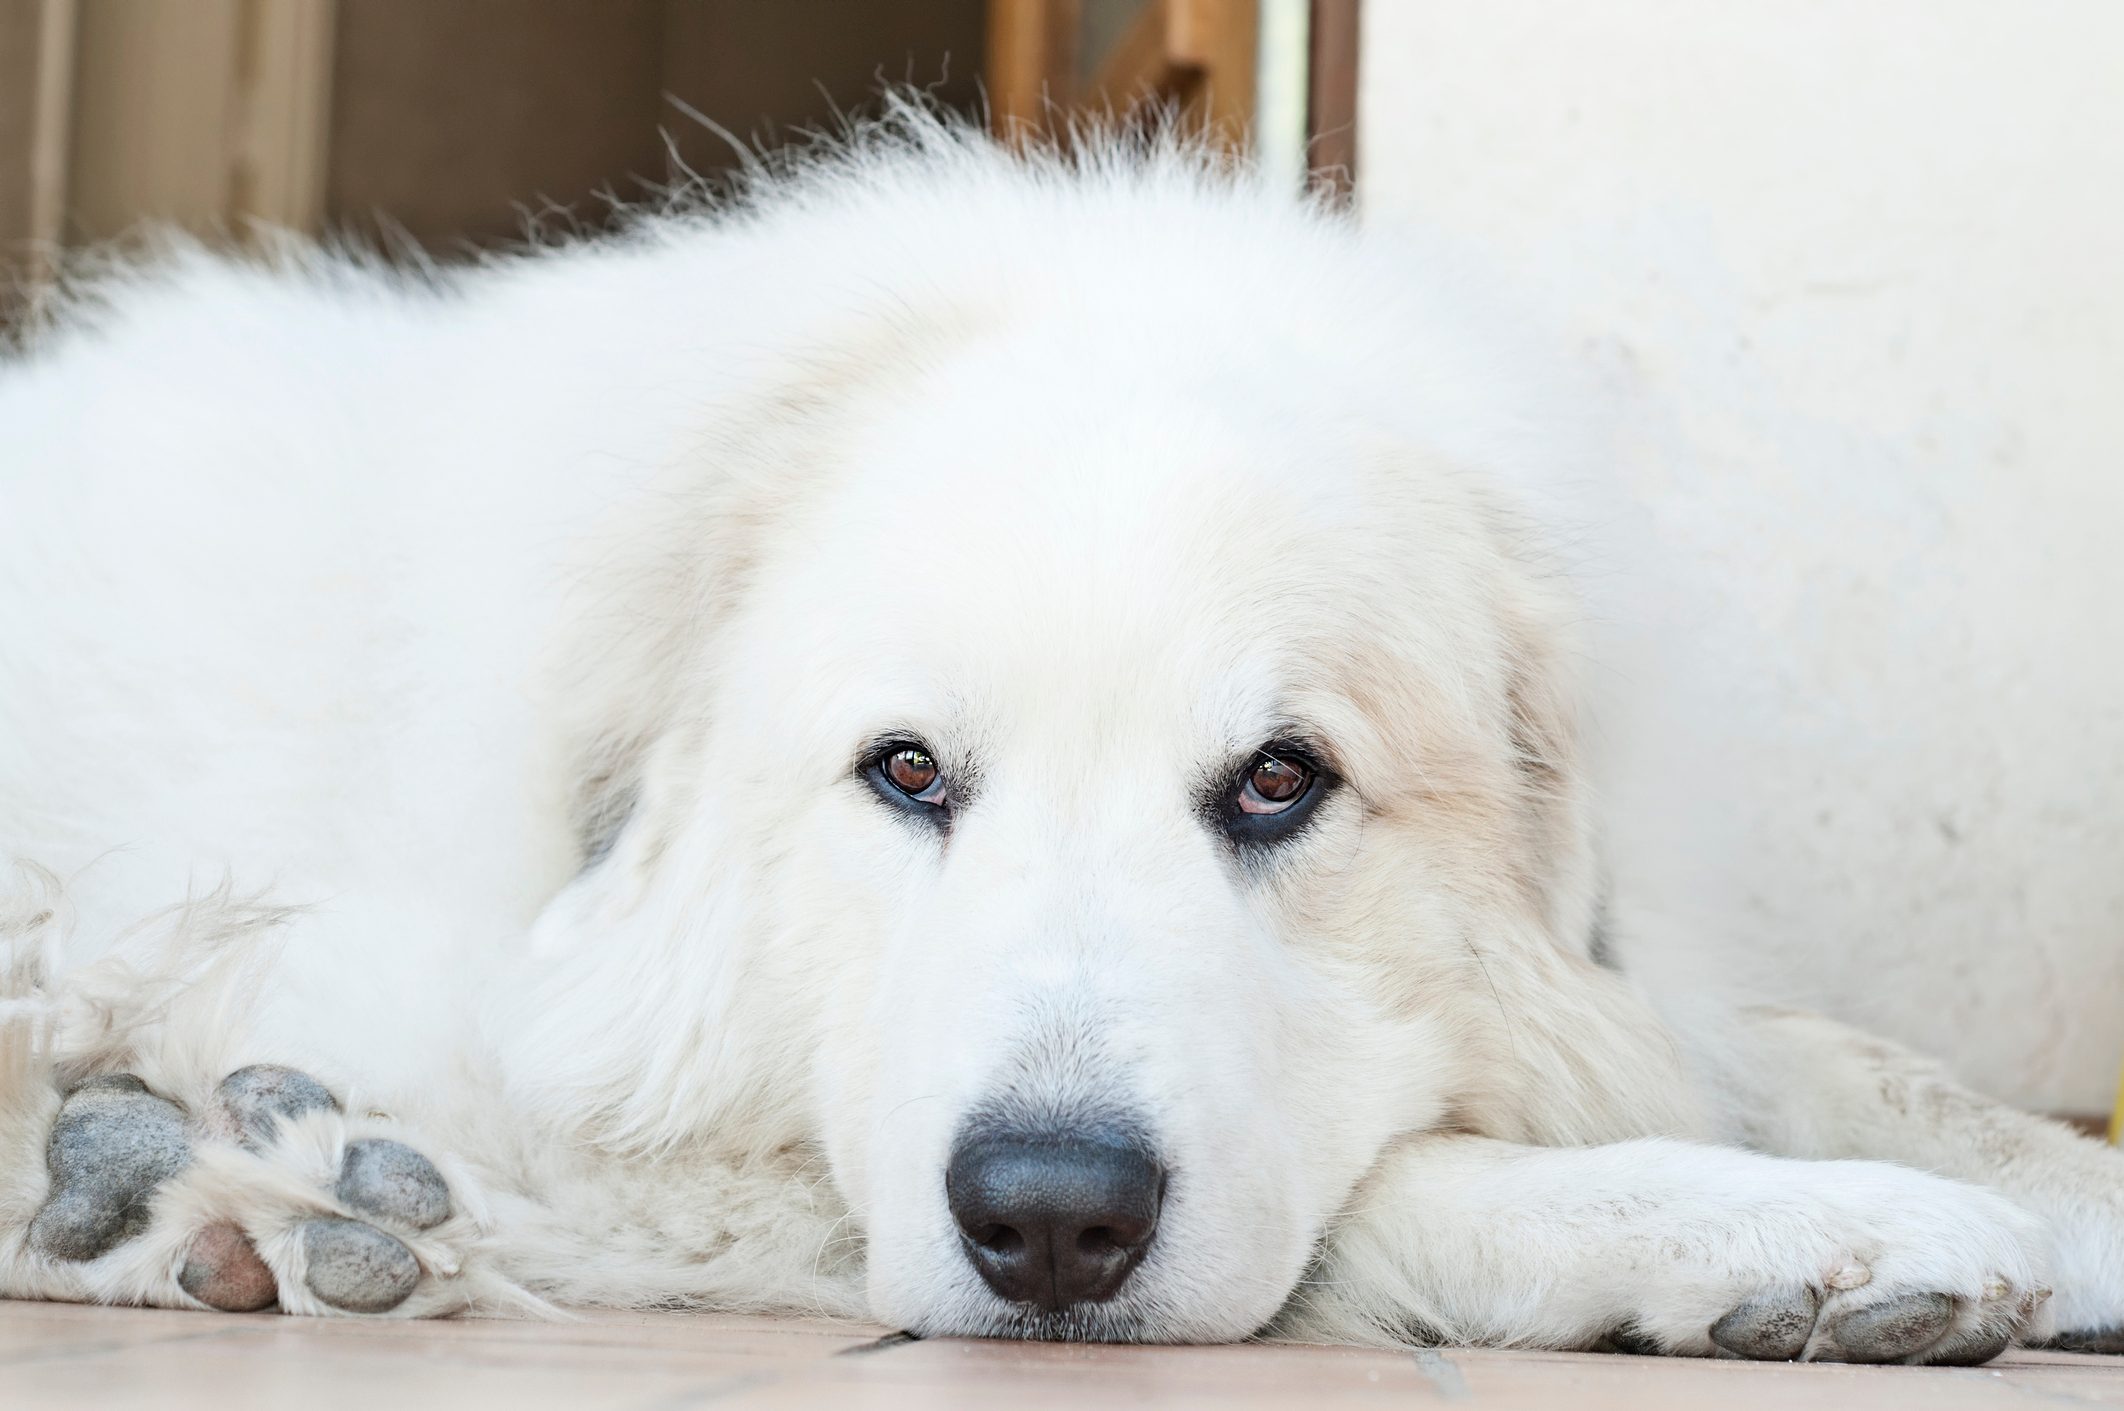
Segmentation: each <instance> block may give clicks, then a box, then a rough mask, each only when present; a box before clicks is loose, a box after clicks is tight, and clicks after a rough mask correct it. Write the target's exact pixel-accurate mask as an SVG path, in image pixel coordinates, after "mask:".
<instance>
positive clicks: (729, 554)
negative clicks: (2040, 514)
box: [495, 318, 965, 1149]
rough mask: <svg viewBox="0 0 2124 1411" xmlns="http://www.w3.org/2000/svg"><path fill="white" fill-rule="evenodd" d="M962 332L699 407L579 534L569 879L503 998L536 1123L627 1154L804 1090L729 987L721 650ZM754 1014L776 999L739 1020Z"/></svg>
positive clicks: (736, 835) (817, 362)
mask: <svg viewBox="0 0 2124 1411" xmlns="http://www.w3.org/2000/svg"><path fill="white" fill-rule="evenodd" d="M964 327H965V325H964V324H963V323H962V322H960V321H957V320H953V319H949V318H946V319H943V320H940V321H939V322H937V323H933V324H919V325H918V324H916V323H914V322H912V321H910V320H907V319H905V318H895V319H892V320H888V321H881V322H880V323H878V324H875V325H866V326H865V327H863V328H861V329H859V330H858V331H857V333H856V334H855V335H854V336H850V337H847V338H842V339H838V340H835V341H833V342H832V343H831V344H830V345H828V347H827V348H826V350H825V351H813V352H810V353H807V354H804V355H802V356H791V357H789V358H788V359H787V360H786V361H785V362H784V363H783V364H782V367H781V375H779V376H777V377H776V378H774V379H772V380H770V381H767V382H764V383H762V384H761V385H760V386H759V387H758V388H757V389H756V390H755V391H754V392H752V393H751V394H750V395H748V396H747V397H745V398H744V399H743V400H742V401H740V402H737V403H734V404H726V405H725V406H723V407H721V408H718V409H712V410H711V413H710V415H709V417H708V422H709V424H708V425H706V426H704V428H703V430H702V431H701V433H700V434H699V435H698V436H697V437H696V438H695V440H694V442H693V444H691V445H690V446H688V447H686V448H685V451H684V454H683V456H682V457H681V458H680V460H679V461H678V462H677V463H675V464H673V465H671V466H668V467H664V468H662V469H661V470H659V471H658V472H657V473H656V474H655V475H654V476H653V477H651V479H650V480H649V483H647V484H645V485H642V486H640V487H638V488H637V489H636V491H635V492H634V493H633V494H632V495H631V496H630V498H629V500H628V502H627V503H626V504H625V505H623V506H622V507H621V508H620V510H619V511H618V513H617V514H616V515H615V516H614V518H613V520H612V521H611V522H610V523H609V524H607V525H605V526H603V527H602V529H601V530H600V531H599V532H598V533H597V534H595V535H594V536H593V537H592V538H591V540H590V541H589V542H590V543H591V545H592V549H591V551H590V552H589V553H588V554H586V556H585V558H584V560H583V561H582V562H581V563H580V564H579V565H578V566H577V570H576V576H577V579H578V587H579V591H578V592H577V593H576V595H575V598H574V605H573V607H572V609H571V611H570V613H569V614H568V617H567V620H566V621H565V623H564V624H563V633H562V636H561V639H560V640H561V645H560V648H559V650H558V652H557V653H556V660H555V666H554V679H555V681H556V682H557V685H556V687H555V688H554V692H555V699H556V701H557V708H556V712H555V713H556V715H557V717H558V720H559V724H560V735H559V748H560V749H561V750H562V752H563V755H564V758H565V761H566V764H567V770H566V775H565V777H566V779H567V784H568V788H569V792H570V798H569V812H570V819H571V822H572V824H573V827H574V833H575V837H576V841H577V847H578V853H579V863H580V871H579V873H578V875H577V876H576V878H575V880H574V881H573V882H572V883H570V884H569V885H568V886H567V887H566V888H565V889H564V890H563V891H562V892H561V894H560V895H559V896H557V897H555V898H554V899H553V901H552V902H550V903H549V904H548V905H547V907H546V909H545V910H544V912H543V913H542V915H541V916H540V917H539V919H538V921H537V923H536V924H535V926H534V927H533V928H532V932H531V938H530V947H529V952H530V953H529V954H528V955H527V956H526V958H525V960H526V964H525V967H524V970H523V972H522V974H521V975H519V976H518V977H516V979H515V982H514V983H513V984H511V985H510V986H509V987H507V989H506V990H505V992H504V993H501V994H498V995H497V996H496V998H495V1007H496V1014H497V1020H496V1025H495V1028H496V1033H495V1039H496V1042H497V1043H498V1044H499V1045H500V1046H502V1047H503V1048H504V1050H505V1056H506V1063H507V1069H508V1072H509V1074H510V1077H511V1081H512V1082H513V1083H514V1084H516V1085H517V1086H518V1088H519V1097H520V1098H522V1099H523V1100H524V1101H526V1102H527V1103H528V1104H529V1105H530V1106H531V1108H532V1109H533V1110H535V1111H539V1112H542V1113H545V1114H547V1115H548V1116H549V1117H551V1118H553V1119H555V1120H557V1121H559V1122H561V1123H563V1124H564V1125H566V1126H568V1127H571V1128H573V1129H574V1130H575V1131H577V1132H578V1133H579V1134H581V1135H584V1136H587V1137H590V1138H592V1139H595V1140H598V1141H601V1142H604V1143H607V1144H609V1145H613V1146H616V1147H624V1148H630V1149H646V1148H653V1147H657V1146H662V1145H668V1144H670V1143H672V1142H675V1141H678V1140H682V1139H683V1138H685V1137H686V1136H687V1135H689V1134H690V1133H693V1132H696V1131H699V1130H701V1129H702V1128H703V1127H704V1126H706V1125H710V1124H714V1125H715V1126H716V1127H717V1129H718V1131H719V1134H720V1135H722V1136H724V1137H730V1138H734V1139H736V1140H746V1139H748V1138H749V1137H752V1136H756V1137H757V1138H758V1139H759V1140H762V1141H768V1142H772V1141H775V1140H786V1139H787V1138H788V1136H789V1135H790V1134H786V1133H764V1132H762V1133H747V1132H746V1131H745V1130H744V1119H743V1118H742V1116H741V1115H739V1114H740V1113H741V1112H743V1111H750V1112H754V1113H757V1112H762V1111H780V1112H783V1113H794V1112H798V1111H800V1110H802V1108H803V1104H802V1103H801V1102H800V1101H795V1100H789V1101H774V1102H763V1101H757V1100H755V1099H757V1098H759V1097H760V1093H759V1091H758V1084H759V1083H760V1082H762V1081H772V1082H781V1083H789V1082H795V1081H801V1074H802V1072H803V1070H804V1066H805V1065H804V1062H803V1061H802V1054H801V1052H800V1050H801V1045H802V1042H803V1039H802V1036H801V1035H793V1034H786V1033H782V1034H762V1033H751V1032H747V1031H745V1030H744V1028H743V1027H742V1025H743V1024H744V1023H745V1019H744V1015H743V1014H741V1013H740V1012H739V1009H740V1007H738V1006H733V1005H732V1004H731V1003H730V998H731V996H732V994H733V993H734V992H735V991H736V990H737V989H738V988H739V987H741V986H743V985H745V984H747V983H749V982H752V981H754V980H755V978H756V975H755V969H754V967H755V962H756V960H757V958H758V953H759V951H760V950H761V949H762V948H761V947H758V946H756V945H755V944H754V941H755V940H756V939H757V933H759V932H760V931H761V930H763V929H765V928H767V927H768V926H769V925H770V924H771V923H770V922H768V921H764V920H762V918H761V908H760V906H759V905H758V903H757V897H758V895H759V894H760V892H761V891H762V890H763V885H764V884H763V881H762V878H761V876H760V875H759V874H760V872H761V868H762V864H761V860H760V859H759V857H758V856H757V853H758V850H759V848H760V846H761V844H760V842H759V840H758V838H757V837H755V836H754V831H753V830H752V829H750V828H748V827H747V826H745V823H744V821H743V820H742V819H740V818H738V817H735V816H733V815H732V812H731V811H730V810H727V809H724V810H719V809H715V808H711V807H708V806H706V805H705V803H704V801H703V800H702V798H701V797H700V789H701V783H700V781H701V780H702V779H703V778H704V777H706V776H707V775H708V774H709V773H710V772H711V771H709V770H707V769H706V768H705V767H704V765H703V762H702V761H703V755H704V751H706V750H707V749H708V748H709V740H710V736H711V734H712V730H713V724H714V712H715V702H716V694H717V683H718V681H719V679H721V675H722V667H723V665H724V663H723V662H722V660H721V655H720V653H721V644H722V642H723V641H724V639H725V638H726V636H727V634H728V632H729V631H730V628H731V624H732V621H733V619H734V618H735V616H736V614H737V612H738V610H739V608H740V606H741V604H742V603H743V602H744V601H745V599H746V597H747V594H748V593H749V592H750V591H751V588H752V585H753V583H754V581H755V579H756V578H757V576H758V574H759V572H760V571H761V566H762V564H763V563H764V562H766V561H768V560H769V559H770V558H771V557H772V556H773V555H774V554H775V553H776V552H777V551H778V547H779V545H780V544H781V542H782V538H783V536H786V535H788V534H790V533H793V532H795V530H794V525H793V522H794V521H795V520H797V519H799V518H800V517H801V516H800V513H799V511H800V509H801V507H802V506H803V505H804V504H806V503H808V502H809V501H810V500H811V499H812V497H815V496H817V495H819V494H822V493H825V492H826V491H827V487H829V486H830V485H831V484H832V483H833V482H834V481H835V480H836V479H837V478H838V476H839V473H840V467H841V466H843V465H845V464H847V463H848V458H849V454H850V452H849V444H850V442H851V440H852V439H853V438H854V435H855V432H854V428H855V427H857V426H858V425H859V424H860V423H861V421H862V420H863V418H864V417H865V415H866V409H867V408H869V407H871V406H873V405H875V404H876V403H877V402H878V401H879V400H881V399H887V398H891V397H893V396H894V395H896V394H897V393H898V392H900V391H901V390H902V384H904V383H905V382H906V381H907V380H908V379H909V378H911V377H913V376H916V375H918V373H919V370H920V369H922V368H925V367H928V366H931V365H933V364H932V363H931V361H930V360H931V359H932V358H933V357H934V356H935V354H936V353H937V352H938V351H939V349H940V348H941V347H945V346H949V340H951V339H952V338H953V337H954V336H956V335H958V334H960V333H961V332H963V329H964ZM743 1008H744V1009H745V1010H746V1011H747V1012H751V1013H758V1012H760V1011H762V1010H767V1011H771V1010H772V1006H746V1007H743Z"/></svg>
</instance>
